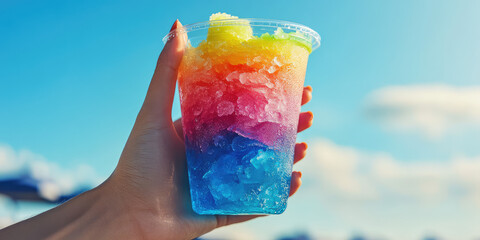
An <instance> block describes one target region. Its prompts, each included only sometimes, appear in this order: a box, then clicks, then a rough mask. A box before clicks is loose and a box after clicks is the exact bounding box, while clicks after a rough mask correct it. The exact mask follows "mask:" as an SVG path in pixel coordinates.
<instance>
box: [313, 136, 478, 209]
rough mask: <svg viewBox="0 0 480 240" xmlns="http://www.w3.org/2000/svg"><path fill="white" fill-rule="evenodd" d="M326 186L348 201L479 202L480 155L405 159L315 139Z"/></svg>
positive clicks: (319, 176)
mask: <svg viewBox="0 0 480 240" xmlns="http://www.w3.org/2000/svg"><path fill="white" fill-rule="evenodd" d="M311 146H312V147H311V148H310V149H311V151H312V153H311V158H313V159H311V160H310V161H314V162H315V164H316V168H315V169H316V171H317V172H316V174H315V175H316V178H317V179H318V181H319V183H320V185H321V187H320V188H321V189H322V191H325V192H328V194H330V195H331V196H333V197H336V198H341V199H347V200H353V201H358V200H372V201H376V200H381V201H383V200H385V199H389V198H390V199H406V200H407V201H416V202H425V203H431V202H442V201H450V200H453V201H461V202H463V203H470V204H474V205H475V206H478V207H480V174H479V173H480V156H477V157H470V158H468V157H463V156H457V157H452V158H451V159H450V160H448V161H414V162H413V161H410V162H407V161H401V160H398V159H395V158H394V157H392V156H390V155H389V154H386V153H379V152H377V153H369V152H365V151H361V150H357V149H354V148H351V147H345V146H340V145H337V144H335V143H333V142H331V141H329V140H326V139H319V140H316V141H315V142H314V143H313V144H311Z"/></svg>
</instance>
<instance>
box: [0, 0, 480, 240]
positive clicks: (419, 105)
mask: <svg viewBox="0 0 480 240" xmlns="http://www.w3.org/2000/svg"><path fill="white" fill-rule="evenodd" d="M252 6H254V7H252ZM219 11H221V12H228V13H230V14H233V15H237V16H240V17H258V18H269V19H282V20H288V21H293V22H298V23H302V24H304V25H307V26H309V27H311V28H312V29H314V30H316V31H317V32H319V33H320V35H321V36H322V45H321V47H320V48H319V49H318V50H316V51H315V52H314V53H312V55H311V57H310V60H309V66H308V70H307V75H306V84H307V85H312V86H313V88H314V98H313V100H312V102H311V103H309V104H308V105H307V106H306V107H304V109H305V110H311V111H313V112H314V114H315V120H314V125H313V127H312V128H311V129H310V130H309V131H307V132H305V133H302V134H301V135H300V136H299V140H302V141H306V142H307V143H309V145H310V152H309V156H308V158H307V159H306V160H305V162H303V163H301V164H299V166H298V167H297V169H299V170H302V171H304V175H306V177H305V178H304V186H303V189H302V191H300V192H299V193H298V196H296V197H295V198H292V200H291V201H290V205H289V209H288V210H287V212H286V213H285V214H284V215H282V216H278V217H272V218H271V219H270V218H269V219H265V220H264V219H262V220H259V221H257V222H256V223H255V222H254V223H253V224H246V225H241V226H238V227H234V228H226V229H225V230H223V231H224V232H228V231H231V232H237V233H239V234H241V233H243V234H248V233H251V234H255V235H258V236H261V237H262V238H267V237H270V236H277V235H279V234H283V233H288V232H293V231H296V230H305V231H309V232H314V233H315V234H316V235H317V236H325V237H330V238H332V239H338V238H339V239H342V238H343V237H344V236H349V235H351V234H354V233H365V234H366V235H369V234H370V235H372V236H375V237H378V238H381V237H385V238H387V239H395V236H397V237H398V236H399V234H402V233H403V234H406V235H403V237H401V238H400V239H418V238H420V237H421V236H423V235H425V234H429V233H434V234H437V233H438V234H439V235H442V236H450V237H452V236H453V237H457V238H456V239H468V238H469V237H472V236H477V237H478V236H480V231H478V230H473V229H474V228H472V227H469V226H467V225H468V224H463V225H461V224H457V225H455V223H454V222H452V221H451V220H449V219H450V218H451V216H455V218H456V219H457V220H458V221H457V222H463V221H465V222H468V223H477V225H478V223H480V219H479V218H478V217H475V216H474V214H473V213H475V212H476V211H480V204H477V202H475V201H476V200H475V201H474V202H475V203H471V201H470V200H471V199H470V197H464V195H465V196H467V195H468V196H470V195H472V196H473V197H472V198H475V197H478V196H477V195H476V194H477V193H476V192H469V191H470V190H469V189H470V187H472V186H478V184H479V183H478V181H480V180H479V179H478V178H475V177H472V178H468V179H466V180H465V179H463V178H461V177H460V175H462V174H460V173H464V171H466V170H462V169H464V168H467V169H468V168H469V167H465V166H466V165H468V164H469V163H471V164H473V165H471V166H473V167H472V168H473V169H476V168H475V166H477V165H475V164H477V162H479V161H480V159H477V158H478V156H480V150H479V149H480V148H478V144H477V143H478V142H479V140H480V139H479V137H478V136H479V133H480V127H479V125H480V120H479V119H480V118H479V117H478V116H479V108H480V106H478V105H475V101H476V100H478V98H476V96H478V94H480V91H479V90H478V88H477V87H476V86H479V82H480V68H479V67H478V62H480V41H478V39H480V28H478V23H479V22H480V15H478V12H479V11H480V2H478V1H433V0H431V1H427V0H421V1H414V0H407V1H396V2H393V1H388V2H387V1H295V2H293V1H275V2H267V1H241V3H240V2H238V3H235V2H233V1H208V2H205V1H181V2H171V3H163V2H161V1H90V0H87V1H77V2H68V1H41V2H39V1H12V0H6V1H2V3H0V32H1V33H2V34H1V36H0V64H1V67H0V106H1V109H2V115H1V116H2V117H1V118H0V144H1V145H2V146H4V149H7V148H8V149H10V150H9V151H10V152H12V151H13V152H14V153H16V154H17V155H18V156H20V153H21V152H22V151H29V152H31V153H33V155H35V157H29V158H35V159H36V158H39V156H41V158H42V159H44V161H47V162H49V163H52V164H54V165H56V166H58V169H66V170H65V171H75V169H78V168H79V166H80V167H82V166H89V167H90V168H92V169H93V170H94V171H95V172H96V173H95V174H96V175H98V176H100V178H102V177H106V176H108V175H109V174H110V173H111V172H112V170H113V168H114V167H115V164H116V162H117V160H118V157H119V155H120V153H121V151H122V147H123V145H124V143H125V141H126V139H127V136H128V134H129V131H130V129H131V127H132V125H133V122H134V120H135V117H136V114H137V113H138V110H139V108H140V106H141V103H142V101H143V98H144V96H145V92H146V89H147V87H148V83H149V80H150V78H151V75H152V73H153V68H154V65H155V61H156V58H157V57H158V54H159V52H160V51H161V49H162V47H163V43H162V38H163V36H164V35H165V34H166V33H167V32H168V30H169V29H170V26H171V24H172V23H173V22H174V20H175V19H177V18H178V19H180V21H181V22H182V23H184V24H188V23H194V22H198V21H204V20H206V19H207V18H208V16H209V15H210V14H211V13H215V12H219ZM395 87H397V88H395ZM392 88H393V89H392ZM415 89H417V90H418V91H417V90H415ZM409 101H413V102H414V104H411V102H409ZM379 106H380V107H379ZM379 109H380V110H379ZM458 109H462V111H457V110H458ZM371 111H381V112H383V115H382V114H381V116H377V115H370V114H369V112H371ZM392 112H393V114H392ZM385 115H388V116H386V117H385ZM174 116H177V117H179V116H180V113H179V106H178V101H177V102H175V106H174ZM392 118H393V119H396V121H392ZM432 126H436V127H432ZM345 152H346V153H349V154H343V153H345ZM378 155H382V156H388V157H386V158H380V157H378ZM332 158H333V159H337V160H338V162H342V160H344V161H345V162H350V164H351V165H348V164H347V165H348V166H344V165H341V164H340V165H338V162H336V161H334V162H333V163H332V162H331V161H330V160H331V159H332ZM18 159H20V157H18ZM352 159H354V160H352ZM355 159H356V160H355ZM372 159H374V160H375V159H377V160H378V159H380V160H378V161H373V160H372ZM385 159H390V160H391V159H393V160H392V161H393V163H394V164H393V165H394V166H396V167H391V168H388V167H387V168H386V169H387V170H388V169H390V170H391V169H395V170H392V171H391V172H393V173H392V174H393V175H388V174H387V175H388V176H384V175H385V174H383V175H382V174H380V175H379V174H378V172H376V171H375V169H377V168H378V166H382V167H380V169H384V168H383V167H384V166H385V164H387V163H389V161H390V160H385ZM458 159H460V160H458ZM462 159H463V160H465V159H467V160H465V161H463V160H462ZM372 161H373V162H380V163H381V164H380V165H375V164H374V163H371V162H372ZM465 162H467V164H466V165H465ZM1 163H2V161H0V164H1ZM336 164H337V165H336ZM352 164H353V165H352ZM462 164H463V165H462ZM387 165H388V164H387ZM426 165H428V166H426ZM342 166H343V168H342ZM349 166H350V167H352V166H353V168H355V169H356V168H359V170H358V169H357V170H358V172H355V174H356V176H357V178H354V179H349V177H350V176H351V175H352V174H353V173H351V172H345V171H346V170H345V169H346V168H349ZM388 166H390V165H388ZM468 166H470V165H468ZM322 167H323V168H322ZM330 168H331V169H330ZM457 168H458V169H460V170H458V171H453V172H451V171H450V170H449V169H457ZM72 169H73V170H72ZM322 169H323V170H322ZM325 169H328V170H332V171H333V172H335V171H339V172H340V173H339V174H333V175H332V174H330V173H329V172H328V171H325ZM362 169H367V170H362ZM372 169H373V170H372ZM384 170H385V169H384ZM58 171H61V170H58ZM58 171H57V172H58ZM385 171H386V170H385ZM381 172H382V171H381ZM387 172H388V171H387ZM467 172H468V171H467ZM341 173H343V175H342V174H341ZM373 173H376V174H373ZM342 176H343V177H345V178H341V177H342ZM402 176H403V177H402ZM432 176H434V177H432ZM83 177H84V176H83ZM412 179H413V180H412ZM410 180H411V183H413V185H417V183H429V182H432V184H433V185H428V184H427V185H426V186H425V189H423V188H419V189H414V190H412V191H413V192H408V191H407V192H406V190H405V188H407V189H408V187H405V186H403V185H405V184H406V182H410ZM382 181H385V182H386V184H385V185H379V182H382ZM389 181H391V184H390V182H389ZM358 182H363V183H362V184H360V185H359V186H356V185H355V184H356V183H358ZM337 183H342V184H343V185H342V184H340V185H338V184H337ZM349 183H353V184H354V186H353V187H354V188H355V186H356V187H357V188H358V189H361V190H364V191H365V192H362V193H361V194H358V193H357V195H355V193H353V195H351V192H349V194H350V195H348V194H347V195H345V194H344V193H346V192H348V191H347V190H348V189H350V188H352V186H351V184H350V185H348V184H349ZM387 183H388V184H387ZM322 184H323V185H322ZM407 185H408V184H407ZM419 185H421V184H419ZM451 185H452V186H457V187H459V188H462V189H463V188H465V189H467V190H465V189H464V190H462V191H463V192H466V193H459V192H462V191H460V190H459V191H452V192H450V191H447V192H446V193H444V194H443V195H442V194H440V193H436V192H435V191H433V190H432V191H433V194H430V195H428V194H427V195H428V196H426V195H425V194H424V193H425V192H431V191H430V190H431V189H435V187H440V188H441V189H443V188H445V189H447V188H450V187H451ZM318 186H321V187H318ZM368 186H370V187H368ZM367 188H372V189H373V190H372V189H370V190H371V194H372V197H373V199H376V200H371V199H370V200H369V199H358V198H357V197H358V196H367V195H368V193H367V192H369V191H370V190H368V189H367ZM472 188H473V187H472ZM339 189H340V190H339ZM342 189H343V190H342ZM346 189H347V190H346ZM381 189H387V190H381ZM438 191H440V192H441V190H438ZM472 191H473V190H472ZM336 194H338V196H337V195H336ZM469 194H470V195H469ZM332 196H336V197H335V198H333V197H332ZM375 196H376V197H375ZM479 196H480V195H479ZM332 198H333V200H332ZM339 199H340V200H339ZM432 199H433V200H432ZM469 199H470V200H469ZM475 199H476V198H475ZM464 200H465V201H466V202H463V201H464ZM477 200H478V199H477ZM435 204H437V205H435ZM392 206H393V207H392ZM426 206H427V207H426ZM42 209H44V206H33V205H25V206H23V205H22V206H21V208H20V211H23V213H20V215H21V214H24V215H29V214H32V212H35V211H40V210H42ZM4 212H5V211H4ZM0 214H2V212H1V211H0ZM4 214H5V213H4ZM0 216H1V215H0ZM367 216H368V217H367ZM410 218H415V219H417V220H411V219H410ZM382 219H394V220H392V222H391V224H387V223H385V221H382ZM258 223H262V226H268V227H270V229H271V231H268V232H267V233H266V232H265V231H263V232H261V231H260V230H259V229H258V227H256V226H255V225H256V224H257V225H258ZM430 223H431V224H430ZM382 224H386V226H383V225H382ZM413 225H415V226H413ZM475 231H477V232H475ZM260 232H261V233H260ZM218 234H222V232H219V233H218ZM462 234H463V235H462Z"/></svg>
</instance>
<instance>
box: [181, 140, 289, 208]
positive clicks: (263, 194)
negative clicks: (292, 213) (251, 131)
mask: <svg viewBox="0 0 480 240" xmlns="http://www.w3.org/2000/svg"><path fill="white" fill-rule="evenodd" d="M194 146H195V145H194V144H193V143H191V142H190V141H188V139H187V140H186V149H187V160H188V173H189V180H190V192H191V195H192V207H193V210H194V211H195V212H196V213H199V214H280V213H282V212H283V211H284V210H285V208H286V205H287V198H288V193H289V190H290V177H291V173H292V161H293V146H289V147H286V148H285V151H280V150H278V149H273V148H271V147H269V146H267V145H265V144H263V143H261V142H259V141H256V140H252V139H249V138H246V137H243V136H240V135H238V134H236V133H234V132H230V131H224V132H222V133H221V134H218V135H216V136H215V137H214V138H213V140H212V142H211V143H210V144H209V146H208V148H207V150H206V151H201V150H200V149H198V148H195V147H194ZM197 146H198V145H197Z"/></svg>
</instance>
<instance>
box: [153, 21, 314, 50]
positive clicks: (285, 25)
mask: <svg viewBox="0 0 480 240" xmlns="http://www.w3.org/2000/svg"><path fill="white" fill-rule="evenodd" d="M212 23H213V24H214V25H215V26H216V27H218V26H252V27H266V28H279V27H280V28H282V29H288V30H292V31H299V32H301V33H303V34H305V35H306V36H308V37H310V38H311V39H308V38H305V39H304V40H306V41H311V43H312V48H311V51H312V52H313V51H314V50H315V49H317V48H318V47H319V46H320V40H321V37H320V35H319V34H318V33H317V32H316V31H314V30H313V29H311V28H309V27H307V26H305V25H302V24H299V23H294V22H289V21H283V20H274V19H262V18H236V19H222V20H212V21H204V22H197V23H192V24H188V25H185V26H183V27H181V28H177V29H175V30H172V31H170V32H169V33H168V34H167V35H166V36H165V37H164V38H163V39H162V41H163V42H164V43H166V42H167V41H168V40H170V39H172V38H174V37H175V36H177V35H178V34H183V33H189V32H193V31H198V30H204V29H208V28H209V27H210V24H212Z"/></svg>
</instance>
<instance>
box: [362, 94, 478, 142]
mask: <svg viewBox="0 0 480 240" xmlns="http://www.w3.org/2000/svg"><path fill="white" fill-rule="evenodd" d="M366 108H367V112H368V113H369V115H370V116H371V117H373V118H374V119H376V120H379V121H380V122H381V123H382V124H384V125H385V126H386V127H387V128H389V129H392V130H396V131H416V132H419V133H422V134H424V135H425V136H427V137H428V138H430V139H437V138H441V137H443V136H444V135H445V134H446V133H448V132H450V131H457V130H459V129H462V128H466V127H469V126H470V127H471V126H476V127H480V86H469V87H456V86H449V85H410V86H390V87H385V88H381V89H379V90H376V91H374V92H373V93H372V94H371V95H370V96H369V97H368V100H367V106H366Z"/></svg>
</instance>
